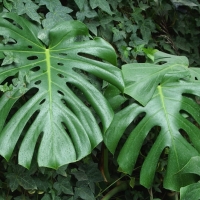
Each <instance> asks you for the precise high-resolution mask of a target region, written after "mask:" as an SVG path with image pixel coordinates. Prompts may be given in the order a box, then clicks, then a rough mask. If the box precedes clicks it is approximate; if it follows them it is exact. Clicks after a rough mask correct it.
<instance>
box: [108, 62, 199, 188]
mask: <svg viewBox="0 0 200 200" xmlns="http://www.w3.org/2000/svg"><path fill="white" fill-rule="evenodd" d="M133 65H134V64H133ZM136 65H138V64H136ZM134 69H135V68H134ZM141 70H142V69H141ZM132 71H133V73H132V77H133V80H135V79H137V78H138V77H137V71H136V72H135V73H134V70H132ZM132 71H131V72H132ZM138 71H139V69H138ZM168 72H169V71H168ZM176 73H177V71H175V72H174V74H173V73H172V71H170V73H168V74H165V75H164V77H163V80H162V81H161V82H160V84H159V85H157V86H156V89H155V92H154V94H153V96H152V97H151V98H150V96H149V98H150V100H149V101H148V103H147V104H146V106H145V107H142V106H141V105H139V104H137V103H132V104H130V105H129V106H127V107H126V108H124V109H123V110H121V111H119V112H118V113H117V114H116V115H115V117H114V119H113V121H112V123H111V125H110V127H109V129H108V130H107V132H106V134H105V144H106V145H107V147H108V148H109V150H110V151H111V152H112V153H114V152H115V150H116V148H117V147H118V144H119V141H120V139H121V138H122V135H123V134H124V133H126V135H127V134H128V136H127V139H126V141H125V142H124V144H123V146H122V147H121V149H120V152H119V155H118V159H117V160H118V163H119V167H120V169H121V170H123V171H124V172H126V173H129V174H131V173H132V171H133V169H134V166H135V164H136V161H137V158H138V155H139V153H140V150H141V147H142V145H143V142H144V140H145V138H146V137H147V136H148V134H149V133H150V131H151V130H152V128H153V127H160V131H159V134H158V136H157V137H156V140H155V142H154V143H153V145H152V147H151V149H150V151H149V152H148V154H147V156H146V158H145V160H144V163H143V165H142V168H141V173H140V183H141V184H142V185H144V186H145V187H147V188H150V187H151V186H152V183H153V179H154V174H155V172H156V169H157V166H158V161H159V158H160V156H161V154H162V152H163V151H164V150H165V149H166V148H167V149H168V148H169V154H168V164H167V171H166V174H165V177H164V187H165V188H167V189H171V190H176V191H179V189H180V187H182V186H185V185H187V184H189V183H192V182H193V181H194V175H192V174H183V173H178V172H179V171H180V170H181V169H182V168H183V167H184V166H185V165H186V163H187V162H188V161H189V160H190V158H191V157H193V156H197V155H199V152H200V145H199V140H200V135H199V129H198V128H197V127H196V126H195V125H194V124H193V123H192V122H191V121H189V120H188V119H187V118H185V116H184V115H183V114H182V113H185V114H187V115H189V116H190V117H192V118H193V120H195V121H196V122H198V123H200V118H199V115H200V106H199V104H197V102H196V101H194V100H193V99H192V98H191V95H197V96H200V89H199V82H195V81H193V82H189V81H188V82H187V81H186V80H181V79H180V80H179V79H177V77H178V76H179V75H176ZM124 74H125V73H124ZM127 74H128V73H127ZM186 74H187V73H186ZM145 76H146V73H145V72H144V77H145ZM176 76H177V77H176ZM127 77H128V80H129V81H130V75H128V76H126V74H125V76H124V78H125V81H127ZM140 78H141V79H142V80H143V79H144V78H143V77H142V73H140ZM157 79H158V78H157V77H155V78H154V79H152V82H153V80H154V81H157ZM138 81H139V80H138ZM143 92H144V94H143V95H144V96H145V95H148V92H152V91H151V90H150V91H148V90H145V91H143ZM130 93H131V92H130ZM140 94H142V92H140V93H139V95H140ZM135 95H136V94H135ZM135 95H134V97H135ZM141 114H142V115H141ZM139 115H140V117H141V121H140V122H139V123H138V124H137V125H136V127H135V128H134V129H133V130H132V131H131V132H129V131H128V130H129V129H127V127H128V126H129V125H130V124H131V123H133V121H134V120H135V119H137V116H139ZM142 116H143V117H142ZM183 130H184V132H185V133H187V137H186V136H185V134H182V133H183ZM186 138H188V139H189V141H188V140H187V139H186ZM190 142H191V143H190ZM118 149H119V147H118Z"/></svg>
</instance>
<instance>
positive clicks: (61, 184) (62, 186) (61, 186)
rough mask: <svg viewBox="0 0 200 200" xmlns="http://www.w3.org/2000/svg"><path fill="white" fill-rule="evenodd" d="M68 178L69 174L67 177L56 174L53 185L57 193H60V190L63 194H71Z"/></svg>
mask: <svg viewBox="0 0 200 200" xmlns="http://www.w3.org/2000/svg"><path fill="white" fill-rule="evenodd" d="M70 178H71V177H70V176H68V177H62V176H58V180H57V182H55V183H54V185H53V187H54V188H55V189H56V191H57V194H58V195H60V194H61V193H62V192H63V193H64V194H69V195H72V194H73V190H72V186H71V183H70Z"/></svg>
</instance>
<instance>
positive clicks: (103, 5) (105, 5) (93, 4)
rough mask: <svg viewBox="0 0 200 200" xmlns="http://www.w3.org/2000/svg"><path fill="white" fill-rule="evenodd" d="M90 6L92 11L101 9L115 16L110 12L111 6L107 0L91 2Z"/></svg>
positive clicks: (91, 0)
mask: <svg viewBox="0 0 200 200" xmlns="http://www.w3.org/2000/svg"><path fill="white" fill-rule="evenodd" d="M90 6H91V8H92V9H95V8H96V7H99V8H101V9H102V10H103V11H105V12H107V13H108V14H109V15H112V14H113V12H112V11H111V10H110V5H109V3H108V2H107V1H106V0H90Z"/></svg>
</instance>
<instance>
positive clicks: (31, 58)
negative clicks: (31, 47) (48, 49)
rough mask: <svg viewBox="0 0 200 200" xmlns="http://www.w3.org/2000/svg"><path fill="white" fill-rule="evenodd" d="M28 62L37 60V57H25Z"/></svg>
mask: <svg viewBox="0 0 200 200" xmlns="http://www.w3.org/2000/svg"><path fill="white" fill-rule="evenodd" d="M27 59H28V60H37V59H38V57H37V56H29V57H27Z"/></svg>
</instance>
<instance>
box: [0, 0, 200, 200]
mask: <svg viewBox="0 0 200 200" xmlns="http://www.w3.org/2000/svg"><path fill="white" fill-rule="evenodd" d="M0 2H1V3H0V11H1V12H2V13H7V12H12V13H16V14H17V15H21V16H23V17H25V18H27V19H28V20H30V21H31V22H32V23H34V24H35V25H36V26H38V27H42V28H44V29H41V31H39V32H38V38H40V39H41V40H42V41H44V43H46V44H48V42H49V41H48V38H47V37H46V33H48V32H49V31H50V29H51V28H52V27H54V26H55V25H56V24H58V23H60V22H62V21H63V22H64V21H72V20H76V19H78V20H80V21H82V22H84V23H85V24H86V25H87V26H88V28H89V30H90V34H91V36H100V37H102V38H104V39H105V40H107V41H108V42H109V43H111V44H112V46H113V47H114V48H115V50H116V52H117V55H118V65H119V66H121V65H122V64H127V63H131V62H132V63H141V62H145V61H148V60H151V59H152V53H151V48H152V49H155V48H156V49H159V50H161V51H164V52H167V53H172V54H175V55H186V56H187V57H188V58H189V62H190V66H192V67H198V66H199V64H200V59H199V50H200V40H199V38H200V28H199V27H200V19H199V14H200V4H199V1H197V0H192V1H187V0H184V1H175V0H171V1H170V0H141V1H133V0H116V1H113V0H73V1H64V0H63V1H59V0H1V1H0ZM1 40H2V41H3V42H4V43H5V44H6V43H8V42H13V41H10V40H9V37H8V38H7V37H5V38H1ZM7 56H8V58H9V56H10V57H12V56H11V55H7ZM8 62H9V59H8ZM90 80H91V81H92V82H93V83H95V84H96V86H97V87H98V88H99V89H100V90H102V92H104V94H105V96H106V95H107V98H108V99H109V97H110V96H112V97H113V96H114V97H115V99H113V98H110V102H111V104H112V106H113V108H114V109H115V110H116V111H118V110H120V108H119V105H120V104H122V108H123V107H126V103H127V98H128V97H127V96H121V95H119V92H118V90H116V89H115V88H112V87H111V86H109V87H107V89H106V90H105V89H104V87H102V86H101V84H100V82H99V81H98V79H95V78H94V77H90ZM111 94H113V95H111ZM109 95H110V96H109ZM80 98H82V97H81V96H80ZM116 99H117V101H116ZM125 101H126V103H125V104H123V103H124V102H125ZM128 101H129V102H133V103H134V100H133V99H131V98H128ZM142 117H143V116H142V115H141V116H140V117H139V118H138V119H137V120H135V121H134V122H133V123H131V125H130V126H129V127H128V129H129V130H131V129H133V128H134V127H135V126H136V125H137V124H138V123H139V121H138V120H141V118H142ZM159 131H160V130H159V127H154V128H152V129H151V130H150V134H149V135H148V137H147V138H146V139H145V141H144V143H143V146H142V147H141V152H140V155H139V158H138V160H137V163H136V164H135V167H134V173H133V174H132V175H125V174H123V173H122V172H120V169H119V170H118V171H117V166H118V165H117V162H116V158H115V157H112V155H110V154H108V152H107V150H106V149H105V148H104V146H103V145H102V144H100V145H99V146H98V147H97V148H96V149H95V150H94V151H93V152H92V153H91V155H89V156H88V157H86V158H84V159H82V160H81V161H79V162H76V163H74V164H69V166H63V167H61V168H59V169H58V170H57V171H54V170H51V169H46V168H40V167H38V166H37V165H34V166H32V167H31V169H30V171H28V170H26V169H24V168H23V167H21V166H19V165H17V154H16V152H14V154H13V156H12V158H11V160H10V162H8V163H7V162H5V160H4V159H2V158H1V168H0V169H1V170H0V172H1V173H0V195H1V196H0V199H6V200H7V199H8V200H9V199H16V200H17V199H42V200H48V199H55V200H57V199H71V200H72V199H85V200H88V199H101V198H102V197H103V195H105V196H106V194H109V193H108V192H109V191H110V192H113V191H114V189H116V188H117V186H118V185H120V184H121V185H123V186H124V188H125V191H123V192H119V193H117V195H116V196H115V197H113V199H127V200H128V199H134V200H137V199H149V197H150V198H151V199H153V198H155V199H156V198H157V199H169V198H172V199H173V198H175V197H177V196H178V194H177V193H175V192H172V191H168V190H166V189H164V188H163V175H164V174H165V173H166V164H167V160H166V155H168V152H167V149H165V152H164V153H163V154H162V156H161V158H160V159H159V164H158V167H157V169H156V176H155V178H154V182H153V187H152V188H150V189H149V190H147V189H145V188H144V187H142V186H141V185H140V184H139V175H140V169H141V164H142V163H143V161H144V158H145V155H146V154H147V152H148V150H149V149H150V148H151V146H152V145H153V143H154V140H155V137H156V136H157V134H158V133H159ZM123 140H124V141H125V140H126V133H125V135H124V137H123V138H122V140H121V142H123ZM119 146H120V145H119ZM15 150H16V149H15ZM116 151H118V152H119V151H120V149H117V150H116ZM107 154H108V155H107ZM105 157H108V161H109V165H108V168H109V169H116V170H111V174H110V175H111V178H110V177H109V176H108V175H107V174H106V171H105V170H103V169H102V168H103V166H104V164H105V163H102V160H104V159H102V158H105ZM33 159H34V160H35V161H36V158H33ZM34 160H33V163H34ZM98 168H99V169H100V170H103V172H104V173H102V174H103V176H102V175H101V173H100V171H99V170H98ZM185 173H192V172H191V171H189V172H188V170H187V169H185ZM106 178H107V179H109V180H108V182H105V181H103V180H104V179H106ZM127 183H128V186H127ZM192 187H193V188H196V187H198V185H194V186H193V185H190V186H188V187H186V188H183V189H181V192H182V193H181V195H184V194H187V191H190V190H191V188H192ZM198 188H199V187H198ZM117 189H118V188H117ZM184 198H185V199H187V197H184ZM184 198H183V199H184ZM105 199H106V198H105Z"/></svg>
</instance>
